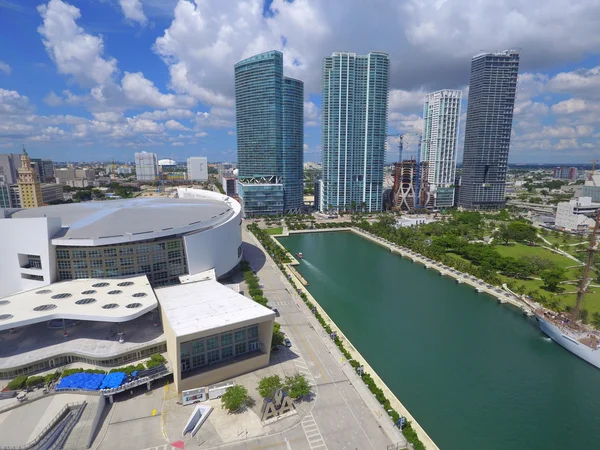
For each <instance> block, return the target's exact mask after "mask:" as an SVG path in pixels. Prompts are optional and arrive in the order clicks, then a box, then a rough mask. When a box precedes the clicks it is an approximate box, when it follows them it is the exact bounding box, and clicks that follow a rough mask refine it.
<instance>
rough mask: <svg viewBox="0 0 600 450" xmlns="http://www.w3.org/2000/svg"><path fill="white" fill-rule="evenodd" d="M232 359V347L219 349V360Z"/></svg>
mask: <svg viewBox="0 0 600 450" xmlns="http://www.w3.org/2000/svg"><path fill="white" fill-rule="evenodd" d="M232 357H233V345H230V346H229V347H223V348H222V349H221V359H227V358H232Z"/></svg>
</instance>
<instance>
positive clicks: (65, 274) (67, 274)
mask: <svg viewBox="0 0 600 450" xmlns="http://www.w3.org/2000/svg"><path fill="white" fill-rule="evenodd" d="M58 277H59V278H60V279H61V280H70V279H71V278H73V277H72V276H71V271H70V270H59V271H58Z"/></svg>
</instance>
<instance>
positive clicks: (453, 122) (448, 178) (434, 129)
mask: <svg viewBox="0 0 600 450" xmlns="http://www.w3.org/2000/svg"><path fill="white" fill-rule="evenodd" d="M461 98H462V91H452V90H447V89H444V90H441V91H437V92H433V93H431V94H427V95H426V96H425V107H424V108H423V122H424V123H423V135H422V141H421V161H423V162H427V163H428V166H427V173H424V174H423V175H422V176H424V177H426V179H427V182H428V183H429V187H430V189H431V191H432V192H433V193H434V197H435V207H436V208H449V207H452V206H454V179H455V176H456V144H457V140H458V121H459V118H460V101H461Z"/></svg>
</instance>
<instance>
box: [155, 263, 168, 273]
mask: <svg viewBox="0 0 600 450" xmlns="http://www.w3.org/2000/svg"><path fill="white" fill-rule="evenodd" d="M166 268H167V263H166V262H160V263H154V264H152V270H153V271H154V272H158V271H159V270H165V269H166Z"/></svg>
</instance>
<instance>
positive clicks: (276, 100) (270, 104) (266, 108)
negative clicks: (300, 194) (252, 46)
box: [235, 51, 283, 181]
mask: <svg viewBox="0 0 600 450" xmlns="http://www.w3.org/2000/svg"><path fill="white" fill-rule="evenodd" d="M282 83H283V54H282V53H280V52H276V51H271V52H266V53H261V54H260V55H255V56H252V57H251V58H248V59H245V60H243V61H240V62H238V63H237V64H236V65H235V115H236V128H237V146H238V165H237V168H238V171H239V172H238V178H239V180H240V181H243V180H244V179H248V178H261V177H266V178H270V177H279V176H281V173H282V169H283V161H282V156H283V155H282V148H283V128H282V108H283V106H282V93H283V91H282Z"/></svg>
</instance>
